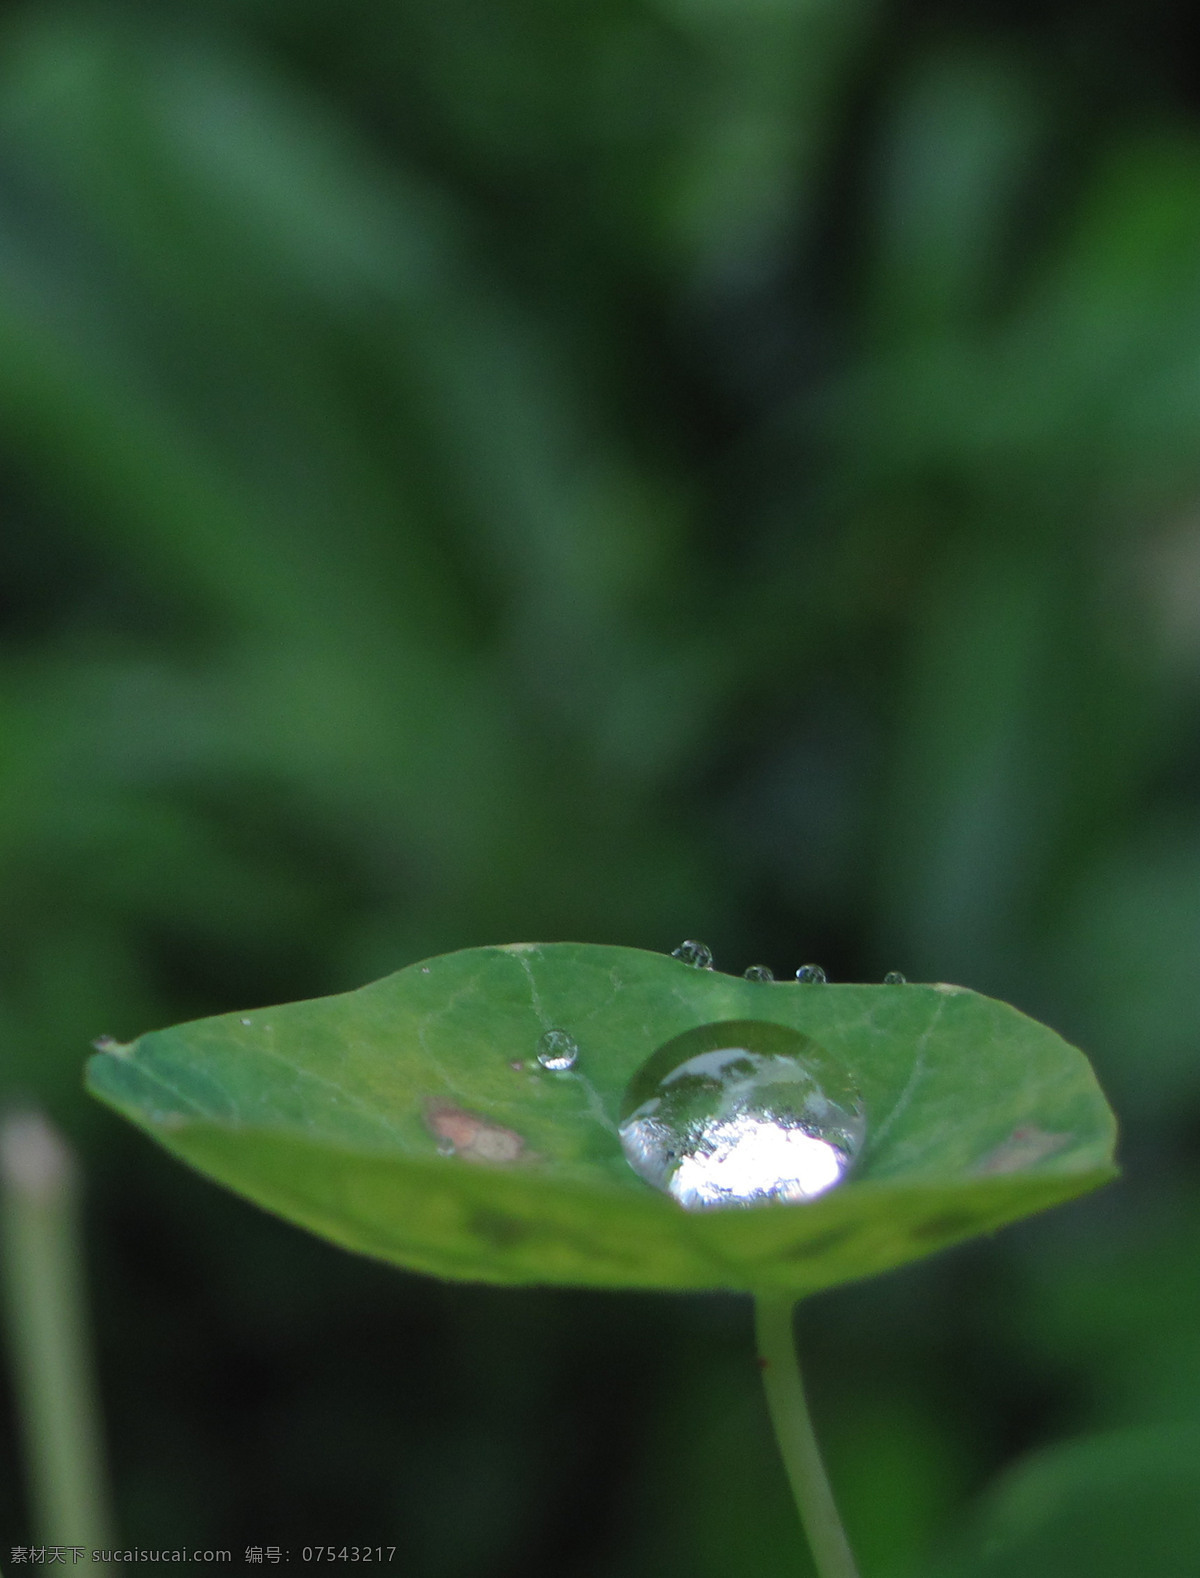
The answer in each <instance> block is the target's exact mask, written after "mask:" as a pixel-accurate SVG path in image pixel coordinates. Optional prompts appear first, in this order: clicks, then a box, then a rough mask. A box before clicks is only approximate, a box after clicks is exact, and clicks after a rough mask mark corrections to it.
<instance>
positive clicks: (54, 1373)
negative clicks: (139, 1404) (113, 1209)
mask: <svg viewBox="0 0 1200 1578" xmlns="http://www.w3.org/2000/svg"><path fill="white" fill-rule="evenodd" d="M76 1196H77V1189H76V1178H75V1166H74V1162H73V1159H72V1157H71V1153H70V1152H69V1151H68V1149H67V1147H66V1144H65V1143H64V1141H63V1140H62V1139H60V1137H59V1135H58V1134H57V1133H56V1131H55V1130H54V1129H52V1128H51V1126H50V1125H49V1124H48V1123H47V1122H46V1120H45V1119H44V1118H42V1117H39V1116H38V1115H37V1114H32V1113H31V1114H25V1115H21V1116H14V1117H9V1118H7V1119H6V1120H4V1122H3V1123H2V1124H0V1283H2V1284H3V1289H2V1291H3V1293H4V1304H5V1307H6V1309H5V1313H6V1314H7V1317H8V1322H7V1323H8V1336H9V1350H10V1355H11V1358H12V1368H13V1379H14V1383H15V1391H16V1398H17V1408H18V1411H19V1414H20V1420H21V1427H22V1437H23V1441H24V1448H25V1460H26V1474H27V1480H28V1489H29V1500H30V1512H31V1515H32V1518H33V1524H34V1531H35V1534H36V1539H37V1543H38V1544H40V1545H80V1546H83V1547H84V1548H85V1550H87V1552H88V1557H85V1558H84V1559H85V1560H87V1561H88V1566H89V1570H90V1571H91V1572H97V1571H98V1570H99V1564H96V1563H93V1562H91V1561H90V1560H89V1557H90V1554H91V1551H93V1550H99V1549H106V1548H108V1547H110V1546H111V1545H112V1539H111V1535H110V1528H111V1524H110V1521H109V1515H108V1497H107V1494H106V1484H105V1474H104V1468H103V1452H102V1448H101V1431H100V1411H99V1407H98V1401H97V1394H96V1387H95V1382H94V1379H93V1375H92V1367H91V1355H90V1352H89V1349H88V1341H87V1320H86V1316H85V1300H84V1289H83V1266H82V1261H83V1255H82V1246H81V1244H80V1234H79V1221H78V1211H77V1198H76Z"/></svg>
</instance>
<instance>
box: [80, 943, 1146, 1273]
mask: <svg viewBox="0 0 1200 1578" xmlns="http://www.w3.org/2000/svg"><path fill="white" fill-rule="evenodd" d="M724 1019H763V1020H768V1021H770V1022H773V1023H775V1024H782V1025H787V1026H791V1027H794V1028H796V1029H798V1030H801V1031H803V1032H805V1033H806V1034H807V1035H810V1036H812V1037H813V1038H814V1039H815V1040H816V1041H818V1042H819V1043H820V1044H821V1045H822V1046H823V1047H824V1048H825V1049H826V1050H827V1051H828V1052H829V1053H830V1054H832V1055H833V1056H834V1057H835V1058H837V1059H838V1060H839V1061H842V1062H844V1064H845V1065H846V1067H847V1068H848V1070H849V1071H850V1072H851V1073H852V1075H853V1077H854V1079H855V1081H856V1083H857V1085H858V1088H859V1089H860V1090H861V1092H862V1096H863V1100H864V1103H865V1106H866V1111H867V1122H868V1131H867V1140H866V1144H865V1147H864V1150H863V1153H862V1155H861V1156H860V1158H859V1160H858V1162H857V1164H856V1166H855V1168H854V1171H853V1172H852V1174H851V1175H850V1177H849V1179H848V1180H847V1181H846V1182H844V1183H843V1184H841V1185H840V1186H838V1187H837V1188H835V1189H833V1190H831V1191H829V1193H827V1194H825V1195H822V1196H820V1197H819V1198H817V1199H815V1200H812V1201H810V1202H807V1203H805V1204H800V1205H796V1204H791V1205H783V1204H774V1203H771V1204H763V1205H756V1206H754V1207H750V1208H743V1209H726V1210H712V1211H700V1212H695V1211H693V1212H688V1211H685V1210H683V1209H682V1208H681V1207H680V1206H678V1205H677V1204H676V1203H675V1201H673V1200H672V1199H670V1198H668V1197H667V1196H665V1195H660V1194H659V1193H658V1192H657V1191H655V1190H654V1189H652V1188H651V1187H650V1186H649V1185H647V1184H645V1183H644V1182H642V1180H641V1179H639V1178H638V1177H636V1176H635V1174H634V1173H633V1172H632V1170H631V1169H630V1167H629V1166H628V1165H627V1163H626V1161H625V1158H624V1155H623V1153H622V1150H621V1147H620V1143H619V1141H618V1138H617V1131H616V1125H617V1117H618V1113H619V1110H620V1104H621V1098H622V1095H623V1093H624V1090H625V1087H626V1085H627V1083H628V1081H629V1079H630V1077H631V1076H632V1075H633V1073H634V1072H635V1071H636V1070H637V1069H638V1068H639V1067H640V1066H641V1064H642V1063H644V1062H645V1060H646V1059H647V1058H648V1057H649V1056H650V1055H651V1054H652V1053H653V1052H654V1051H655V1050H656V1048H658V1047H659V1046H660V1045H661V1044H662V1043H663V1042H665V1041H667V1040H668V1039H670V1038H671V1037H673V1036H677V1035H680V1034H681V1033H682V1032H683V1031H685V1030H689V1029H692V1028H693V1027H695V1026H698V1025H702V1024H706V1023H709V1022H711V1021H714V1020H724ZM551 1028H561V1029H565V1030H567V1031H568V1032H569V1033H570V1034H571V1035H572V1036H573V1037H574V1038H575V1040H576V1041H577V1043H578V1045H579V1049H580V1051H579V1060H578V1063H577V1065H576V1067H575V1068H574V1069H572V1070H571V1071H569V1072H565V1073H551V1072H549V1071H547V1070H545V1069H543V1068H541V1067H539V1066H538V1064H537V1062H536V1048H537V1043H538V1040H539V1038H540V1037H541V1036H542V1035H543V1034H544V1032H545V1031H546V1030H548V1029H551ZM88 1083H89V1086H90V1088H91V1090H92V1091H93V1093H94V1094H95V1095H97V1096H99V1097H100V1098H101V1099H102V1100H104V1101H106V1102H108V1103H109V1104H110V1105H111V1106H113V1107H115V1108H116V1109H117V1111H118V1112H121V1113H123V1114H124V1115H125V1116H126V1117H127V1118H129V1119H130V1120H131V1121H132V1122H134V1123H136V1124H138V1125H139V1126H141V1127H142V1128H143V1129H145V1130H147V1131H148V1132H149V1133H150V1134H152V1135H153V1136H154V1137H155V1138H156V1139H157V1140H159V1141H160V1142H161V1143H162V1144H163V1145H164V1146H165V1147H166V1148H167V1149H168V1150H169V1151H172V1152H173V1153H174V1154H175V1155H177V1156H179V1157H181V1158H182V1159H183V1160H185V1161H187V1162H190V1163H191V1164H192V1165H194V1166H195V1167H197V1168H199V1169H200V1170H201V1171H202V1172H205V1173H207V1174H209V1175H210V1176H211V1177H213V1178H215V1179H217V1180H219V1181H220V1182H222V1183H224V1184H227V1185H228V1186H229V1187H230V1188H232V1189H235V1190H237V1191H239V1192H240V1193H241V1194H243V1195H245V1196H247V1197H248V1198H249V1199H251V1200H254V1201H256V1202H257V1203H258V1204H260V1205H262V1206H265V1207H267V1208H268V1209H270V1210H272V1211H276V1212H278V1213H279V1214H280V1215H281V1216H283V1217H286V1218H287V1219H289V1220H290V1221H293V1222H297V1223H300V1224H301V1225H303V1226H304V1227H307V1228H310V1229H312V1230H313V1231H314V1232H318V1233H321V1234H323V1235H324V1236H326V1237H328V1238H330V1239H332V1240H334V1242H336V1243H339V1244H342V1245H344V1246H346V1247H348V1248H351V1249H356V1250H360V1251H363V1252H364V1253H367V1254H370V1255H375V1256H379V1257H381V1258H382V1259H385V1260H390V1261H394V1262H395V1263H397V1264H399V1265H402V1266H406V1267H409V1268H412V1269H414V1270H418V1271H424V1272H429V1273H432V1274H434V1275H437V1276H445V1277H459V1278H466V1279H471V1280H482V1281H491V1282H513V1283H519V1282H544V1283H575V1284H588V1285H593V1286H607V1287H656V1288H737V1289H747V1290H756V1289H765V1288H787V1289H790V1290H793V1291H795V1292H796V1293H797V1295H799V1294H803V1293H807V1292H812V1291H815V1290H817V1289H819V1288H823V1287H829V1286H832V1285H834V1284H836V1283H840V1282H844V1281H849V1280H852V1279H855V1278H859V1277H865V1276H870V1275H872V1274H873V1273H875V1272H879V1271H884V1270H887V1269H889V1268H890V1267H893V1266H898V1265H901V1264H903V1263H904V1262H906V1261H909V1260H913V1259H916V1258H917V1257H919V1256H922V1255H925V1254H928V1253H929V1252H931V1251H932V1250H936V1249H940V1248H942V1247H944V1246H945V1245H948V1244H951V1243H954V1242H957V1241H958V1240H960V1239H965V1238H969V1237H972V1236H973V1235H975V1234H978V1233H982V1232H987V1231H990V1230H992V1229H993V1228H996V1227H999V1226H1001V1225H1002V1224H1004V1223H1006V1222H1010V1221H1013V1220H1016V1219H1017V1218H1019V1217H1023V1216H1026V1215H1028V1214H1029V1213H1031V1212H1034V1211H1039V1210H1042V1209H1043V1208H1044V1207H1046V1206H1050V1205H1054V1204H1056V1203H1058V1202H1059V1201H1062V1200H1066V1199H1068V1198H1070V1197H1071V1196H1073V1195H1077V1194H1080V1193H1082V1192H1083V1191H1085V1190H1087V1189H1090V1188H1093V1187H1094V1186H1095V1185H1097V1184H1100V1183H1103V1182H1105V1181H1106V1180H1107V1179H1109V1178H1111V1177H1112V1176H1113V1175H1114V1167H1113V1160H1112V1153H1113V1143H1114V1138H1115V1123H1114V1120H1113V1117H1112V1114H1111V1112H1110V1111H1109V1108H1108V1106H1107V1103H1106V1102H1105V1100H1104V1097H1103V1095H1102V1093H1101V1091H1100V1089H1099V1086H1098V1085H1097V1083H1096V1080H1095V1077H1094V1075H1093V1074H1092V1071H1091V1068H1090V1066H1089V1064H1088V1062H1087V1060H1086V1058H1085V1057H1084V1056H1083V1054H1082V1053H1081V1052H1078V1051H1076V1050H1075V1048H1073V1047H1071V1046H1069V1045H1068V1044H1067V1043H1066V1042H1065V1041H1063V1040H1062V1039H1061V1038H1060V1037H1059V1036H1057V1035H1056V1034H1055V1033H1054V1032H1053V1031H1051V1030H1049V1029H1047V1028H1046V1027H1045V1026H1043V1025H1040V1024H1037V1023H1036V1022H1035V1021H1033V1020H1031V1019H1029V1018H1027V1017H1026V1016H1025V1015H1023V1014H1021V1013H1019V1012H1018V1011H1017V1010H1016V1009H1013V1008H1010V1007H1008V1006H1007V1005H1006V1004H1004V1003H999V1002H995V1001H993V1000H992V999H990V998H986V997H981V996H979V995H978V994H977V993H974V992H970V991H967V990H965V989H964V988H961V987H951V986H918V985H906V986H853V985H844V986H843V985H801V984H798V983H796V982H778V983H765V982H751V981H745V980H742V979H740V978H738V977H734V976H728V975H722V974H719V973H718V972H716V971H711V970H698V969H694V968H692V967H691V966H689V965H686V964H682V963H680V962H679V961H677V960H675V959H672V958H668V957H666V956H664V955H661V954H653V953H647V952H643V951H641V950H638V949H633V948H610V947H598V946H593V945H590V944H577V943H549V944H514V945H511V946H508V947H496V948H476V949H470V950H467V951H465V952H461V953H454V954H447V955H444V956H442V957H440V958H436V959H431V960H428V961H426V962H424V963H422V964H416V965H412V966H410V967H409V968H407V969H404V970H401V971H399V972H398V973H397V974H395V975H391V976H388V977H387V978H386V979H384V980H382V981H377V982H375V983H374V984H372V985H370V986H365V987H362V988H361V989H360V990H358V991H354V992H347V993H344V994H342V995H339V996H336V997H327V998H319V999H315V1000H313V1001H310V1002H299V1003H289V1004H287V1005H285V1006H283V1007H279V1008H269V1009H263V1010H258V1011H255V1012H252V1013H244V1014H226V1015H222V1016H220V1017H217V1018H211V1019H203V1020H198V1021H196V1022H194V1023H191V1024H184V1025H179V1026H176V1027H175V1028H173V1029H169V1030H160V1031H155V1032H153V1033H152V1034H149V1035H145V1036H142V1037H141V1038H140V1039H139V1040H137V1041H135V1042H133V1043H132V1044H131V1045H129V1046H116V1045H113V1046H111V1047H109V1048H108V1049H107V1050H105V1051H104V1052H101V1053H99V1054H98V1055H97V1056H96V1057H94V1058H93V1059H91V1061H90V1063H89V1066H88ZM447 1153H448V1154H447Z"/></svg>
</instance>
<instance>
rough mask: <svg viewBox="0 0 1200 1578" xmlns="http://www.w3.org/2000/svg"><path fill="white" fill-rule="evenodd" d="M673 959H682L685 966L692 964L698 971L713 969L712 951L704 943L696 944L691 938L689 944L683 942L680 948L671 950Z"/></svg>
mask: <svg viewBox="0 0 1200 1578" xmlns="http://www.w3.org/2000/svg"><path fill="white" fill-rule="evenodd" d="M671 957H672V959H680V960H682V961H683V963H684V964H690V965H691V966H692V968H693V969H696V970H711V969H712V962H713V958H712V949H711V948H707V947H705V945H704V943H702V942H696V941H695V940H694V939H693V938H691V937H689V938H688V940H687V942H681V943H680V944H679V946H678V948H673V949H672V950H671Z"/></svg>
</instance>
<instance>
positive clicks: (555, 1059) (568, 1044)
mask: <svg viewBox="0 0 1200 1578" xmlns="http://www.w3.org/2000/svg"><path fill="white" fill-rule="evenodd" d="M578 1057H579V1043H578V1042H577V1041H576V1040H575V1037H574V1036H571V1035H568V1034H567V1032H566V1031H565V1030H547V1031H546V1034H545V1035H544V1036H543V1037H542V1038H541V1040H540V1041H539V1042H538V1044H537V1060H538V1062H539V1063H540V1064H541V1065H542V1067H543V1068H548V1069H550V1070H551V1072H552V1073H555V1074H564V1073H565V1072H566V1071H567V1069H569V1068H574V1067H575V1063H576V1061H577V1059H578Z"/></svg>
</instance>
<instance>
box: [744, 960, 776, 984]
mask: <svg viewBox="0 0 1200 1578" xmlns="http://www.w3.org/2000/svg"><path fill="white" fill-rule="evenodd" d="M742 974H743V975H744V976H745V978H746V980H748V981H773V980H774V979H775V972H774V970H772V968H771V966H770V965H769V964H748V965H747V966H746V968H745V969H744V970H743V971H742Z"/></svg>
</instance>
